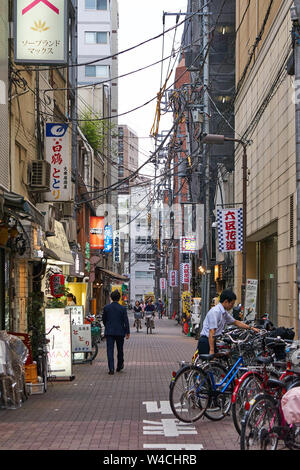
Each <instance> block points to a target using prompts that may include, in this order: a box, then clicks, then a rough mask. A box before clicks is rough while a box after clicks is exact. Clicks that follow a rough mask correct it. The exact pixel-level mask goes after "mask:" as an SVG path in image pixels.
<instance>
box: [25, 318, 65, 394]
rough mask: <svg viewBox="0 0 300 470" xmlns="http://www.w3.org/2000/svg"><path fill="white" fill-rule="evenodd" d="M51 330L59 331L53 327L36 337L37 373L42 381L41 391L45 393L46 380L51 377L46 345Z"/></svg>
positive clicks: (57, 327) (56, 327)
mask: <svg viewBox="0 0 300 470" xmlns="http://www.w3.org/2000/svg"><path fill="white" fill-rule="evenodd" d="M53 329H56V330H59V329H60V327H59V326H55V325H53V326H52V328H51V329H50V330H49V331H48V332H47V333H40V334H39V335H38V348H37V373H38V376H39V377H41V379H42V381H43V384H44V386H43V390H44V392H46V391H47V388H48V379H49V377H51V370H50V366H49V349H48V345H49V343H50V339H49V338H47V336H48V335H49V334H50V333H51V331H52V330H53ZM31 330H35V331H37V329H36V328H34V327H32V328H31Z"/></svg>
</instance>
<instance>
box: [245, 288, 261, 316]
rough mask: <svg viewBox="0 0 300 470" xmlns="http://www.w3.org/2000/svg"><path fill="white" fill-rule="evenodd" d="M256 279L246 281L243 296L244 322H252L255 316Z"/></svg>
mask: <svg viewBox="0 0 300 470" xmlns="http://www.w3.org/2000/svg"><path fill="white" fill-rule="evenodd" d="M257 287H258V280H257V279H247V281H246V294H245V317H244V320H246V319H247V320H254V319H255V316H256V301H257Z"/></svg>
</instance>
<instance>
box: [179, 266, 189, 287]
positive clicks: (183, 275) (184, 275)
mask: <svg viewBox="0 0 300 470" xmlns="http://www.w3.org/2000/svg"><path fill="white" fill-rule="evenodd" d="M180 281H181V283H182V284H189V282H190V264H189V263H181V264H180Z"/></svg>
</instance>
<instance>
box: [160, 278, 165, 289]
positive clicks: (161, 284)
mask: <svg viewBox="0 0 300 470" xmlns="http://www.w3.org/2000/svg"><path fill="white" fill-rule="evenodd" d="M160 288H161V289H162V290H164V289H166V288H167V281H166V279H165V278H164V277H161V278H160Z"/></svg>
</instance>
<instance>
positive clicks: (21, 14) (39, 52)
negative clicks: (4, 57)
mask: <svg viewBox="0 0 300 470" xmlns="http://www.w3.org/2000/svg"><path fill="white" fill-rule="evenodd" d="M15 19H16V21H15V24H14V27H15V61H16V63H28V64H38V63H39V64H46V63H48V64H63V63H66V62H67V32H66V31H67V29H66V28H67V0H16V1H15Z"/></svg>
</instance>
